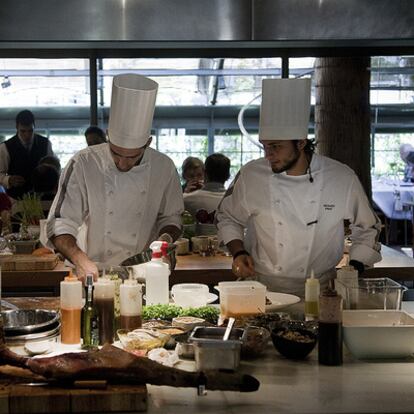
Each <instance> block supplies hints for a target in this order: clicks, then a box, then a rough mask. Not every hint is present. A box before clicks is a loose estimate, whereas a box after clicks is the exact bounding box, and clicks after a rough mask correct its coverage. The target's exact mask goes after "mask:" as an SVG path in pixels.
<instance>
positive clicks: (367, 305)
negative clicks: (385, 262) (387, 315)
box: [337, 277, 407, 310]
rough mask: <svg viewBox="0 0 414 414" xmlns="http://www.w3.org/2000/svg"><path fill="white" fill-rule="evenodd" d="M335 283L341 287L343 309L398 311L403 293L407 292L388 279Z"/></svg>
mask: <svg viewBox="0 0 414 414" xmlns="http://www.w3.org/2000/svg"><path fill="white" fill-rule="evenodd" d="M337 283H338V284H340V285H342V286H343V289H342V291H343V292H344V298H343V299H344V309H384V310H400V309H401V301H402V297H403V293H404V291H405V290H407V288H406V287H405V286H402V285H400V284H399V283H397V282H395V281H394V280H392V279H390V278H388V277H382V278H372V279H370V278H360V279H358V281H357V282H356V283H355V282H354V283H347V282H339V281H337Z"/></svg>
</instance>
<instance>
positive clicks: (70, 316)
mask: <svg viewBox="0 0 414 414" xmlns="http://www.w3.org/2000/svg"><path fill="white" fill-rule="evenodd" d="M81 310H82V283H81V282H80V281H79V280H78V278H77V277H76V276H72V275H70V276H67V277H65V280H64V281H62V282H60V314H61V341H62V343H63V344H78V343H80V337H81V332H80V331H81Z"/></svg>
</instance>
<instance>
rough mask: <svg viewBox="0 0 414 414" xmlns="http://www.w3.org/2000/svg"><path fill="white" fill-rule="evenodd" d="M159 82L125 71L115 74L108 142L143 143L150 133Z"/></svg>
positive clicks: (131, 146) (129, 145)
mask: <svg viewBox="0 0 414 414" xmlns="http://www.w3.org/2000/svg"><path fill="white" fill-rule="evenodd" d="M157 89H158V83H157V82H154V81H153V80H151V79H148V78H146V77H145V76H141V75H136V74H133V73H127V74H123V75H117V76H114V79H113V82H112V98H111V109H110V113H109V123H108V135H109V141H110V142H112V143H113V144H115V145H117V146H118V147H122V148H129V149H135V148H140V147H142V146H144V145H145V144H146V143H147V141H148V139H149V137H150V134H151V125H152V119H153V117H154V109H155V99H156V97H157Z"/></svg>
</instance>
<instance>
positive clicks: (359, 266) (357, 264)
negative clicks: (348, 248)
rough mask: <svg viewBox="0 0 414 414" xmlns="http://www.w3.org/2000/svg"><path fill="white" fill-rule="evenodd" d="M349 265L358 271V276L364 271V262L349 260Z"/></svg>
mask: <svg viewBox="0 0 414 414" xmlns="http://www.w3.org/2000/svg"><path fill="white" fill-rule="evenodd" d="M349 265H350V266H353V268H354V269H355V270H357V271H358V276H361V275H362V273H364V270H365V265H364V263H361V262H359V261H358V260H350V261H349Z"/></svg>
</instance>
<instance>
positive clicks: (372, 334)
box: [343, 310, 414, 359]
mask: <svg viewBox="0 0 414 414" xmlns="http://www.w3.org/2000/svg"><path fill="white" fill-rule="evenodd" d="M343 336H344V342H345V345H346V346H347V347H348V349H349V351H350V352H351V353H352V355H354V356H355V357H356V358H361V359H365V358H405V357H408V356H410V355H412V354H413V353H414V318H412V317H411V316H410V315H409V314H408V313H406V312H404V311H387V310H346V311H343Z"/></svg>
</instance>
